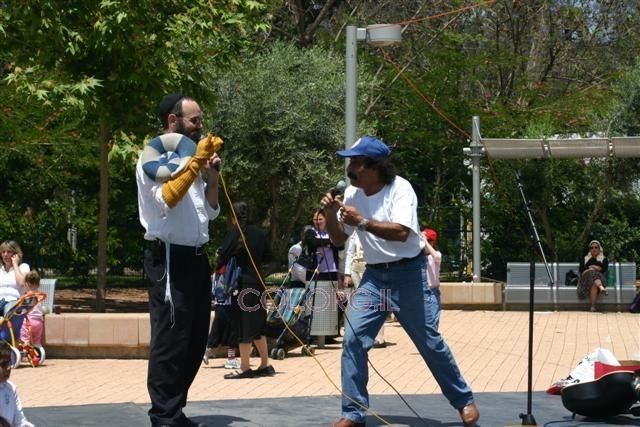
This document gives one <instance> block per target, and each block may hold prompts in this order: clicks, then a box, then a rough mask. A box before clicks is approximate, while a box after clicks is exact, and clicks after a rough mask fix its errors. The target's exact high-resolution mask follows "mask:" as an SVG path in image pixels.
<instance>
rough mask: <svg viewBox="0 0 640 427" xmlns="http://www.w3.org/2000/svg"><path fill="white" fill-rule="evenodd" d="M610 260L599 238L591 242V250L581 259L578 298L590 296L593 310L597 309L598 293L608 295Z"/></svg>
mask: <svg viewBox="0 0 640 427" xmlns="http://www.w3.org/2000/svg"><path fill="white" fill-rule="evenodd" d="M608 269H609V260H608V259H607V257H605V256H604V253H603V250H602V245H601V244H600V242H598V241H597V240H592V241H591V242H589V252H588V253H587V254H586V255H585V257H584V260H582V261H580V280H579V281H578V288H577V290H578V298H579V299H581V300H582V299H585V298H587V296H588V297H589V301H590V302H591V311H596V300H597V299H598V294H599V293H600V292H603V293H604V294H605V295H607V290H606V287H607V270H608Z"/></svg>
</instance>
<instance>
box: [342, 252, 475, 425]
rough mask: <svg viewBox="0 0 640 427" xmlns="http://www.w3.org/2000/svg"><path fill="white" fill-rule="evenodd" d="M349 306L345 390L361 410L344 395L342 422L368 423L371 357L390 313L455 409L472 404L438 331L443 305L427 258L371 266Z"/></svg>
mask: <svg viewBox="0 0 640 427" xmlns="http://www.w3.org/2000/svg"><path fill="white" fill-rule="evenodd" d="M437 291H439V290H437ZM350 304H351V307H349V311H348V322H346V321H345V336H344V347H343V350H342V391H343V392H344V394H346V395H347V396H349V398H351V399H353V400H355V401H356V402H358V403H359V404H360V405H362V406H360V405H358V404H356V403H354V402H352V401H351V400H350V399H349V398H347V397H345V396H343V397H342V416H343V417H344V418H348V419H350V420H352V421H355V422H364V421H365V419H366V409H365V408H369V393H368V392H367V382H368V381H369V367H368V365H367V359H368V355H367V353H368V352H369V350H370V349H371V348H372V347H373V341H374V338H375V336H376V334H377V333H378V331H379V330H380V327H381V326H382V324H383V323H384V321H385V318H386V314H387V312H388V311H393V312H394V313H395V315H396V317H397V318H398V321H399V322H400V324H401V325H402V327H403V328H404V330H405V331H406V332H407V334H408V335H409V337H410V338H411V341H413V343H414V345H415V346H416V348H417V349H418V351H419V353H420V355H421V356H422V358H423V360H424V361H425V363H426V364H427V366H428V367H429V370H431V373H432V374H433V376H434V378H435V379H436V381H437V382H438V385H439V386H440V388H441V389H442V393H443V394H444V395H445V397H446V398H447V399H448V400H449V403H450V404H451V406H453V407H454V408H456V409H459V408H462V407H464V406H466V405H468V404H470V403H472V402H473V393H472V392H471V389H470V388H469V386H468V385H467V383H466V382H465V380H464V378H463V377H462V374H461V373H460V370H459V369H458V365H457V364H456V361H455V359H454V358H453V354H452V353H451V350H449V346H447V343H446V342H445V341H444V339H443V338H442V336H441V335H440V333H439V332H438V321H439V317H440V301H439V298H438V296H437V295H436V294H435V293H434V290H432V289H430V288H429V286H428V284H427V267H426V258H424V257H417V258H416V259H413V260H408V261H405V262H403V263H401V264H391V265H390V266H389V267H386V268H385V267H371V266H367V269H366V270H365V272H364V275H363V277H362V282H361V283H360V287H359V288H358V290H357V291H356V292H355V293H354V294H353V296H352V297H351V301H350Z"/></svg>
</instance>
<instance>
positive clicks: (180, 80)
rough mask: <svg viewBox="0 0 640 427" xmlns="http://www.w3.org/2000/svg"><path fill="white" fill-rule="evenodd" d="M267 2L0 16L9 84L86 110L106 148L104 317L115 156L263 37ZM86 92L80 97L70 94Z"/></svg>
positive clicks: (39, 6) (234, 0)
mask: <svg viewBox="0 0 640 427" xmlns="http://www.w3.org/2000/svg"><path fill="white" fill-rule="evenodd" d="M264 8H265V2H258V1H253V0H225V1H220V2H216V4H215V6H214V5H213V4H211V2H209V1H206V0H193V1H182V0H180V1H173V2H165V1H159V0H142V1H138V2H129V1H123V0H100V1H98V0H92V1H79V0H74V1H66V2H61V1H55V0H39V1H31V2H25V3H24V4H22V5H21V6H20V7H12V8H7V7H4V8H1V9H0V35H1V36H2V49H1V50H2V53H1V54H0V55H2V56H1V57H0V61H1V63H2V65H3V69H4V74H5V75H4V81H5V82H6V83H9V84H10V85H11V86H10V87H12V88H13V89H14V90H15V91H16V92H17V93H25V94H26V95H27V96H31V97H33V98H35V99H38V100H40V101H41V102H42V103H44V104H47V103H54V102H55V101H56V100H57V99H56V98H62V99H61V101H59V102H60V105H61V106H65V105H68V104H76V105H81V106H82V107H83V108H82V111H83V114H82V118H83V121H82V123H81V124H82V126H83V128H84V130H83V133H84V134H85V135H86V136H87V137H89V138H95V139H97V140H98V141H99V147H100V152H99V159H100V191H99V195H100V215H99V227H98V229H99V241H98V256H97V260H98V265H97V267H98V279H97V294H96V299H97V309H98V311H102V310H103V309H104V289H105V285H106V263H107V231H108V229H107V225H108V224H107V220H108V216H109V204H108V202H109V169H108V162H107V160H108V153H109V150H110V147H111V145H112V144H113V143H114V142H116V141H117V137H118V135H119V134H120V131H121V130H122V131H124V132H125V133H126V134H134V135H135V134H137V135H144V134H146V133H148V132H149V130H150V129H152V127H151V126H150V123H151V116H150V115H149V114H148V111H153V107H154V106H155V105H156V103H157V102H158V101H157V100H158V98H159V97H160V96H161V94H163V93H165V92H168V91H172V90H175V89H176V88H181V89H183V90H186V91H189V92H190V93H192V94H193V95H194V96H196V97H198V96H203V95H204V94H206V92H207V88H206V87H205V86H203V85H202V82H203V81H204V80H206V77H207V76H208V74H209V73H211V72H212V71H214V70H215V68H216V65H224V64H225V63H227V62H228V61H229V60H230V58H231V57H232V56H233V55H235V54H236V53H237V52H238V51H242V50H243V49H244V48H246V47H247V46H248V45H249V44H250V43H251V42H253V41H254V40H255V35H256V33H257V32H260V31H264V30H265V29H266V28H267V25H266V24H265V23H264V19H263V17H262V13H263V11H264ZM77 86H80V87H81V90H80V94H79V95H80V96H78V95H77V94H75V93H72V92H69V91H68V90H67V89H68V88H69V87H77Z"/></svg>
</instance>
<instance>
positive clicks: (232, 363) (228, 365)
mask: <svg viewBox="0 0 640 427" xmlns="http://www.w3.org/2000/svg"><path fill="white" fill-rule="evenodd" d="M224 368H225V369H240V359H238V358H237V357H234V358H233V359H227V361H226V362H224Z"/></svg>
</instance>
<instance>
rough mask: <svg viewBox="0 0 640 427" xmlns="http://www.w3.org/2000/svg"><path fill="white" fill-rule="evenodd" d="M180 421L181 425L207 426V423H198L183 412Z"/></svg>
mask: <svg viewBox="0 0 640 427" xmlns="http://www.w3.org/2000/svg"><path fill="white" fill-rule="evenodd" d="M178 421H179V423H180V424H179V426H180V427H207V425H206V424H202V423H198V422H196V421H193V420H192V419H190V418H187V416H186V415H185V414H182V416H181V417H180V419H179V420H178Z"/></svg>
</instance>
